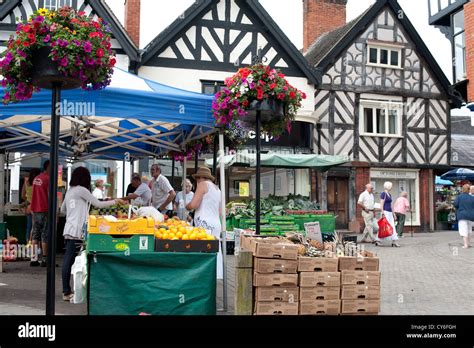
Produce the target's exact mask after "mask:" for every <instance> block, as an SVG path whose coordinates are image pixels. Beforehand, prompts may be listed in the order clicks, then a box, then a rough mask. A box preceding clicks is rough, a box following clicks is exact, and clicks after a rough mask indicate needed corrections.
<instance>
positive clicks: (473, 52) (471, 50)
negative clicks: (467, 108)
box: [464, 1, 474, 103]
mask: <svg viewBox="0 0 474 348" xmlns="http://www.w3.org/2000/svg"><path fill="white" fill-rule="evenodd" d="M464 29H465V32H466V74H467V78H468V79H469V83H468V85H467V102H468V103H469V102H474V1H470V2H468V3H467V4H465V5H464Z"/></svg>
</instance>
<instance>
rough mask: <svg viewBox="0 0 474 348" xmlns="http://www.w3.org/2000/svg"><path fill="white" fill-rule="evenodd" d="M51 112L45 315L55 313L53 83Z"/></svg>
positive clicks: (56, 95)
mask: <svg viewBox="0 0 474 348" xmlns="http://www.w3.org/2000/svg"><path fill="white" fill-rule="evenodd" d="M52 87H53V88H52V95H53V96H52V105H51V108H52V111H51V140H50V148H51V151H50V154H49V161H50V162H49V206H48V213H49V214H48V215H49V216H48V269H47V277H46V315H54V314H55V313H54V312H55V295H56V279H55V278H56V227H57V226H56V215H57V205H58V202H57V192H58V148H59V124H60V117H61V116H60V115H57V114H56V105H57V103H59V102H60V100H61V84H60V83H53V86H52Z"/></svg>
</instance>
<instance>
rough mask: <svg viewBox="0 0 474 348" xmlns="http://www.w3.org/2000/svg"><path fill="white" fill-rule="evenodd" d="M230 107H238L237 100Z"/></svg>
mask: <svg viewBox="0 0 474 348" xmlns="http://www.w3.org/2000/svg"><path fill="white" fill-rule="evenodd" d="M232 106H233V107H238V106H239V101H238V100H237V99H234V101H233V102H232Z"/></svg>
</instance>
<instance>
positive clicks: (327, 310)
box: [300, 300, 341, 315]
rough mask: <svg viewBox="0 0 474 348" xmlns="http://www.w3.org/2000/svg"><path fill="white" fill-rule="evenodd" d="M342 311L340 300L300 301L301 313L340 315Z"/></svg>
mask: <svg viewBox="0 0 474 348" xmlns="http://www.w3.org/2000/svg"><path fill="white" fill-rule="evenodd" d="M340 312H341V301H340V300H329V301H326V300H322V301H321V300H317V301H301V302H300V315H338V314H339V313H340Z"/></svg>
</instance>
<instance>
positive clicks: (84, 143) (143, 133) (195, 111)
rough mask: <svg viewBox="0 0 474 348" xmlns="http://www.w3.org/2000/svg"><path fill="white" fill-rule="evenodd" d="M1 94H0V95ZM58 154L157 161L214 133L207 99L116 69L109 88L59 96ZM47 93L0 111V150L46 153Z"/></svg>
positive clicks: (49, 95)
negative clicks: (126, 157) (126, 155)
mask: <svg viewBox="0 0 474 348" xmlns="http://www.w3.org/2000/svg"><path fill="white" fill-rule="evenodd" d="M3 92H4V91H3V89H1V88H0V93H2V95H3ZM61 97H62V98H61V115H62V116H61V126H60V135H59V136H60V139H59V140H60V153H61V155H63V156H75V157H76V158H81V159H87V158H94V157H98V156H100V157H101V158H111V159H113V158H122V157H123V154H124V152H129V153H130V154H131V155H134V156H157V155H159V154H160V153H163V152H168V151H169V150H175V151H179V150H180V148H181V146H182V145H184V144H186V143H188V142H190V141H192V140H194V139H197V138H200V137H203V136H205V135H207V134H210V133H213V132H214V119H213V116H212V109H211V106H212V98H213V97H212V96H207V95H203V94H200V93H194V92H189V91H184V90H181V89H178V88H173V87H169V86H165V85H162V84H159V83H156V82H153V81H150V80H146V79H143V78H140V77H138V76H136V75H133V74H130V73H127V72H125V71H123V70H121V69H118V68H116V69H115V71H114V75H113V78H112V82H111V84H110V86H109V87H107V88H105V89H103V90H100V91H84V90H80V89H75V90H68V91H63V92H62V93H61ZM50 115H51V91H48V90H42V91H41V92H39V93H36V94H34V96H33V98H32V99H30V100H28V101H25V102H21V103H17V104H10V105H2V106H0V150H5V151H9V152H13V151H16V152H26V153H34V152H48V151H49V138H50V117H51V116H50Z"/></svg>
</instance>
